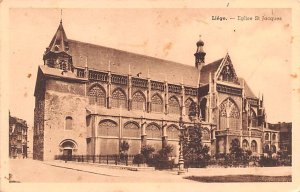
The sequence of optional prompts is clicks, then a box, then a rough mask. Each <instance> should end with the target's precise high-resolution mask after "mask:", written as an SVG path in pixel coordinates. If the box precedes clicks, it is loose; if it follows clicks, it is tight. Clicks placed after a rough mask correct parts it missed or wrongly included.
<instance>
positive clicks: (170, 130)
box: [167, 125, 179, 139]
mask: <svg viewBox="0 0 300 192" xmlns="http://www.w3.org/2000/svg"><path fill="white" fill-rule="evenodd" d="M178 135H179V129H178V127H177V126H176V125H170V126H169V127H167V136H168V139H179V136H178Z"/></svg>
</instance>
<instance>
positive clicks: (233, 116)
mask: <svg viewBox="0 0 300 192" xmlns="http://www.w3.org/2000/svg"><path fill="white" fill-rule="evenodd" d="M219 110H220V129H221V130H223V129H226V128H229V129H232V130H239V129H240V111H239V108H238V106H237V105H236V103H235V102H234V101H233V100H232V99H231V98H227V99H225V100H224V101H223V102H222V103H221V104H220V106H219Z"/></svg>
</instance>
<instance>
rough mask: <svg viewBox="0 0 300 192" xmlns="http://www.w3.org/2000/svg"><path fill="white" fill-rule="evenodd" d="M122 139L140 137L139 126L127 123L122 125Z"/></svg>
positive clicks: (134, 123)
mask: <svg viewBox="0 0 300 192" xmlns="http://www.w3.org/2000/svg"><path fill="white" fill-rule="evenodd" d="M123 137H140V129H139V125H138V123H136V122H127V123H125V124H124V129H123Z"/></svg>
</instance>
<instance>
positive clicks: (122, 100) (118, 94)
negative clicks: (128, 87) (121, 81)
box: [111, 89, 127, 108]
mask: <svg viewBox="0 0 300 192" xmlns="http://www.w3.org/2000/svg"><path fill="white" fill-rule="evenodd" d="M111 106H112V107H115V108H126V107H127V98H126V94H125V92H124V91H123V90H122V89H116V90H114V92H113V93H112V103H111Z"/></svg>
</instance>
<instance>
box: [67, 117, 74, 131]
mask: <svg viewBox="0 0 300 192" xmlns="http://www.w3.org/2000/svg"><path fill="white" fill-rule="evenodd" d="M72 129H73V118H72V117H70V116H68V117H66V130H72Z"/></svg>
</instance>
